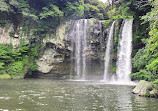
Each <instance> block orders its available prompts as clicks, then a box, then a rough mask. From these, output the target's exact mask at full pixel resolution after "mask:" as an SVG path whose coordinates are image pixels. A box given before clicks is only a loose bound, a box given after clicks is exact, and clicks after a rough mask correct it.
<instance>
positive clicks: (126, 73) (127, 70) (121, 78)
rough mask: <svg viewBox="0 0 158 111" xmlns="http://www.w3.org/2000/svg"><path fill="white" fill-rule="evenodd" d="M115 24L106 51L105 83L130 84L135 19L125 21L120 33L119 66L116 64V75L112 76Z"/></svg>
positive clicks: (111, 29)
mask: <svg viewBox="0 0 158 111" xmlns="http://www.w3.org/2000/svg"><path fill="white" fill-rule="evenodd" d="M114 24H115V22H113V24H112V26H111V28H110V31H109V35H108V40H107V45H106V51H105V64H104V79H103V81H104V82H113V83H115V82H116V83H120V84H122V83H130V82H131V80H130V74H131V69H132V65H131V54H132V25H133V19H130V20H124V22H123V24H122V30H121V32H120V38H119V44H118V51H117V64H116V74H115V75H113V77H112V76H111V75H112V74H110V72H109V69H110V65H111V63H110V57H111V50H112V45H113V38H114V29H115V28H114V27H115V26H114Z"/></svg>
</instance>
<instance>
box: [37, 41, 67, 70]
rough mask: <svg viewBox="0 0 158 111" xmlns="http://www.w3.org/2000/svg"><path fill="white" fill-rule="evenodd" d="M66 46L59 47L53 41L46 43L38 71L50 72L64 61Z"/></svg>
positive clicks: (38, 63)
mask: <svg viewBox="0 0 158 111" xmlns="http://www.w3.org/2000/svg"><path fill="white" fill-rule="evenodd" d="M64 52H65V48H61V47H60V46H59V47H58V46H57V45H56V44H53V43H51V42H48V43H46V48H45V50H44V54H43V56H42V57H41V58H40V59H39V60H38V61H37V65H38V66H39V68H38V71H39V72H41V73H49V72H50V71H51V70H53V69H56V65H57V64H59V63H62V62H63V61H64V56H65V53H64Z"/></svg>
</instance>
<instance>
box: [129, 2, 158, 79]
mask: <svg viewBox="0 0 158 111" xmlns="http://www.w3.org/2000/svg"><path fill="white" fill-rule="evenodd" d="M149 4H150V6H151V7H152V8H151V11H149V12H147V13H146V14H145V15H144V16H142V17H141V18H142V20H144V23H149V26H148V27H147V28H149V30H150V31H149V37H148V38H145V39H142V42H144V47H143V48H142V49H139V50H138V52H137V53H136V55H135V56H134V58H133V66H134V68H136V70H137V72H135V73H133V74H132V75H131V76H132V77H133V78H134V79H144V80H148V81H154V80H156V81H157V79H158V25H157V23H158V19H157V14H158V12H157V10H158V7H157V6H158V3H157V1H154V0H150V1H149Z"/></svg>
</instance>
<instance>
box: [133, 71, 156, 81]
mask: <svg viewBox="0 0 158 111" xmlns="http://www.w3.org/2000/svg"><path fill="white" fill-rule="evenodd" d="M131 77H132V79H134V80H146V81H152V80H153V79H154V75H152V74H151V72H149V71H146V70H140V71H139V72H137V73H133V74H131Z"/></svg>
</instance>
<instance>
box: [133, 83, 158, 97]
mask: <svg viewBox="0 0 158 111" xmlns="http://www.w3.org/2000/svg"><path fill="white" fill-rule="evenodd" d="M155 86H156V85H155V84H153V83H151V82H148V81H144V80H141V81H140V82H139V83H138V84H137V85H136V87H135V88H134V89H133V91H132V92H133V93H134V94H138V95H139V96H147V97H158V90H157V89H156V88H155Z"/></svg>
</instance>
